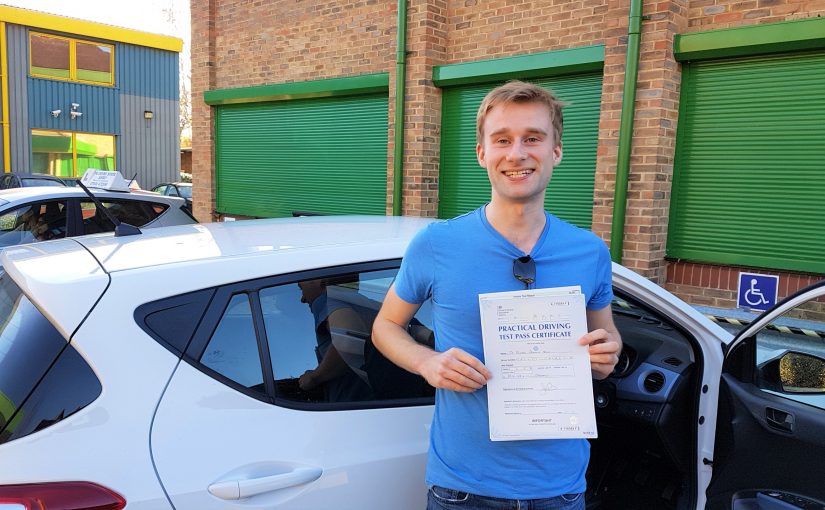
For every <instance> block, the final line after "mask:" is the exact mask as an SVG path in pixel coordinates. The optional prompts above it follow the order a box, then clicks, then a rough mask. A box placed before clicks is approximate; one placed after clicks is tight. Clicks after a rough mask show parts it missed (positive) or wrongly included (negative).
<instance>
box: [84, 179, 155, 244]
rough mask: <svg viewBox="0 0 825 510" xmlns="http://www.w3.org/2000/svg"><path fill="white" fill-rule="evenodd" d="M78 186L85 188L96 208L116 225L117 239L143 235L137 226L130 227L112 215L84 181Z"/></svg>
mask: <svg viewBox="0 0 825 510" xmlns="http://www.w3.org/2000/svg"><path fill="white" fill-rule="evenodd" d="M77 185H78V186H80V187H81V188H83V191H84V192H85V193H86V194H87V195H89V198H91V199H92V202H94V203H95V207H97V209H98V210H99V211H103V214H104V215H106V217H107V218H108V219H109V221H111V222H112V224H114V226H115V237H124V236H134V235H138V234H142V233H143V232H141V231H140V229H139V228H137V227H136V226H134V225H129V224H128V223H123V222H122V221H120V220H119V219H117V217H116V216H115V215H114V214H112V211H110V210H109V209H106V207H104V206H103V204H102V203H101V202H100V200H99V199H98V198H97V197H96V196H94V194H92V192H91V191H89V188H87V187H86V185H85V184H83V181H82V180H79V181H77Z"/></svg>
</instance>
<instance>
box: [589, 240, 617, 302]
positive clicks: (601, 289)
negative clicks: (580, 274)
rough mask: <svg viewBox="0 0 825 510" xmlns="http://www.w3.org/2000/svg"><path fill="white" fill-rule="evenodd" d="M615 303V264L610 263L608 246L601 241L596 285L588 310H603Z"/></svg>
mask: <svg viewBox="0 0 825 510" xmlns="http://www.w3.org/2000/svg"><path fill="white" fill-rule="evenodd" d="M612 301H613V264H612V263H611V261H610V252H609V251H608V250H607V245H605V244H604V242H602V241H601V240H599V257H598V262H597V267H596V285H595V290H594V291H593V295H592V296H591V297H590V301H588V302H587V309H588V310H601V309H602V308H604V307H605V306H607V305H609V304H610V303H611V302H612Z"/></svg>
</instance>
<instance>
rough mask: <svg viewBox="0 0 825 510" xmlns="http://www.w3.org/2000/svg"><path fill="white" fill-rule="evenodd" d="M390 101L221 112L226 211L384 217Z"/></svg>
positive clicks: (363, 99)
mask: <svg viewBox="0 0 825 510" xmlns="http://www.w3.org/2000/svg"><path fill="white" fill-rule="evenodd" d="M387 102H388V99H387V96H386V94H382V95H367V96H353V97H343V98H324V99H307V100H299V101H283V102H276V103H264V104H245V105H232V106H221V107H219V108H218V113H217V125H216V132H217V136H216V144H215V146H216V156H217V169H216V172H217V197H216V198H217V208H218V211H219V212H222V213H230V214H242V215H247V216H259V217H272V216H289V215H290V214H291V213H292V211H313V212H322V213H336V214H347V213H360V214H384V213H385V211H386V201H387V198H386V197H387V116H388V113H387V108H388V106H387Z"/></svg>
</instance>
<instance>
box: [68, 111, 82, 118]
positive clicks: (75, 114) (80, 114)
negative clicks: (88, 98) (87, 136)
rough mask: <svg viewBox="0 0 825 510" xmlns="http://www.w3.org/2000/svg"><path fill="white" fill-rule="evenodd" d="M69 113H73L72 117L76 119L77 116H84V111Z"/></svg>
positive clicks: (70, 113) (71, 113)
mask: <svg viewBox="0 0 825 510" xmlns="http://www.w3.org/2000/svg"><path fill="white" fill-rule="evenodd" d="M69 115H71V116H72V119H76V118H78V117H82V116H83V114H82V113H80V112H69Z"/></svg>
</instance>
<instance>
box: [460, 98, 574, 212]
mask: <svg viewBox="0 0 825 510" xmlns="http://www.w3.org/2000/svg"><path fill="white" fill-rule="evenodd" d="M483 129H484V130H483V133H484V137H483V139H482V142H481V143H480V144H478V145H476V155H477V156H478V163H479V164H480V165H481V166H482V167H484V168H485V169H486V170H487V176H488V177H489V178H490V184H491V185H492V187H493V200H494V201H499V202H500V201H504V202H509V203H529V202H533V201H539V202H542V203H543V202H544V190H545V189H546V188H547V184H548V183H549V182H550V177H551V176H552V175H553V168H554V167H555V166H556V165H558V164H559V163H561V155H562V153H561V145H556V144H555V133H554V132H553V125H552V123H551V121H550V109H549V108H548V107H547V106H546V105H544V104H541V103H505V104H499V105H496V106H494V107H493V108H492V109H491V110H490V111H489V112H487V117H486V118H485V119H484V125H483Z"/></svg>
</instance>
